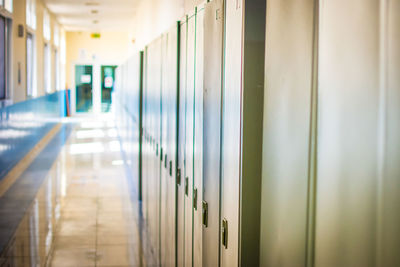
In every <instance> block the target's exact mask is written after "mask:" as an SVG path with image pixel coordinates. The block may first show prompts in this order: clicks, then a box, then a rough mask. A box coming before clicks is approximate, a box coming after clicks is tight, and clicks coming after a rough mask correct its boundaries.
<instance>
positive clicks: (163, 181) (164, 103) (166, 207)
mask: <svg viewBox="0 0 400 267" xmlns="http://www.w3.org/2000/svg"><path fill="white" fill-rule="evenodd" d="M168 39H169V36H168V33H165V34H163V35H162V37H161V58H160V64H161V67H162V70H161V76H162V81H161V149H160V154H159V160H160V162H161V176H160V186H161V192H160V193H161V194H160V208H161V216H160V238H161V240H160V243H161V257H160V260H161V265H162V266H169V265H168V263H169V252H168V250H169V245H170V241H171V240H170V239H168V237H169V231H171V229H170V227H169V224H168V223H169V220H168V217H169V216H171V215H172V214H171V211H170V208H171V206H172V203H169V201H168V194H169V192H168V190H169V188H168V170H167V169H166V168H165V163H166V161H167V160H168V153H167V149H168V146H169V144H168V116H169V114H168V101H169V99H168V90H169V88H168V78H169V77H168V75H169V73H168V68H169V64H170V62H168Z"/></svg>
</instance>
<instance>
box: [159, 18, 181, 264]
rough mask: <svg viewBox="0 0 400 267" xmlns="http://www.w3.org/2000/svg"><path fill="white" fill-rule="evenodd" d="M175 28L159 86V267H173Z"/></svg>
mask: <svg viewBox="0 0 400 267" xmlns="http://www.w3.org/2000/svg"><path fill="white" fill-rule="evenodd" d="M177 38H178V34H177V26H175V27H173V28H172V29H171V30H169V31H168V32H167V33H166V34H164V35H163V61H162V65H163V71H162V76H163V83H162V88H163V89H162V91H163V94H162V114H163V115H162V118H163V123H162V133H163V134H162V135H163V142H162V143H163V146H162V147H163V154H164V155H163V157H162V166H161V169H162V176H161V183H162V186H161V187H162V192H163V193H162V197H161V205H162V209H161V218H160V219H161V238H162V244H161V251H162V253H161V264H162V265H163V266H175V232H176V231H175V227H176V224H175V220H176V212H175V194H176V193H175V191H176V187H175V179H174V177H175V175H174V174H175V172H174V170H173V168H172V166H173V165H174V164H175V157H176V115H177V114H176V98H177V95H176V93H177V75H176V71H177V40H178V39H177Z"/></svg>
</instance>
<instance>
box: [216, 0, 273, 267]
mask: <svg viewBox="0 0 400 267" xmlns="http://www.w3.org/2000/svg"><path fill="white" fill-rule="evenodd" d="M225 4H226V6H225V42H224V44H225V53H224V54H225V58H224V66H225V69H224V82H223V119H222V149H221V153H222V164H221V168H222V169H221V172H222V175H221V245H220V250H221V256H220V257H221V258H220V262H221V266H237V265H241V266H257V265H258V264H259V229H260V198H261V168H262V162H261V158H262V149H261V148H262V123H263V115H262V114H263V95H264V54H265V12H266V6H265V4H266V1H265V0H239V1H226V3H225ZM244 7H246V8H244ZM222 222H223V223H222ZM222 241H223V242H222Z"/></svg>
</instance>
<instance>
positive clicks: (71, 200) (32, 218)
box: [0, 115, 148, 266]
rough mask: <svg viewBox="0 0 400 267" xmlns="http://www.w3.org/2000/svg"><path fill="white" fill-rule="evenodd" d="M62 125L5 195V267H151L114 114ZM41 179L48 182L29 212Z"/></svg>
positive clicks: (1, 206) (0, 227) (1, 240)
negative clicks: (30, 196) (144, 253)
mask: <svg viewBox="0 0 400 267" xmlns="http://www.w3.org/2000/svg"><path fill="white" fill-rule="evenodd" d="M62 127H63V128H62V129H61V130H60V131H61V132H63V133H62V134H61V135H60V136H56V137H55V140H56V141H57V142H52V143H50V144H48V145H47V147H45V148H44V149H43V151H42V152H41V153H40V154H39V155H38V156H37V159H36V160H34V161H33V163H32V165H31V166H30V167H29V168H27V169H26V171H24V172H23V174H22V175H21V177H20V178H19V179H18V181H17V182H16V183H15V184H14V185H13V186H12V188H11V189H10V191H9V193H6V195H4V196H1V198H0V214H1V216H0V233H1V235H0V244H1V245H2V247H1V248H0V249H2V252H1V254H0V255H1V256H0V259H1V261H0V263H1V264H0V266H148V265H147V264H146V261H145V260H144V258H143V256H142V253H141V241H140V234H139V228H138V223H139V222H138V215H139V210H138V202H137V200H136V199H137V198H135V196H134V195H132V194H134V191H135V189H134V188H132V184H131V183H129V181H128V180H127V176H126V168H125V166H124V165H125V164H126V163H127V162H125V161H124V159H123V158H124V157H123V156H122V155H121V149H120V142H119V141H118V136H117V131H116V128H115V124H114V122H113V117H112V116H111V115H103V116H102V117H100V118H96V117H93V116H91V117H82V118H74V119H66V120H64V123H63V126H62ZM63 139H65V144H63V143H64V142H63V141H64V140H63ZM57 151H59V154H57ZM50 157H52V158H51V167H50V168H49V169H46V166H43V165H44V164H46V163H48V160H49V159H50ZM42 176H43V179H40V178H41V177H42ZM34 179H40V180H42V182H41V185H40V186H38V187H37V188H38V191H37V193H36V195H35V196H34V199H33V201H32V202H31V204H29V206H28V207H26V208H25V206H24V204H23V202H24V200H26V201H25V202H26V203H28V202H29V200H28V199H27V198H26V194H25V192H26V190H29V188H27V187H28V186H30V185H33V184H34V183H37V181H35V180H34ZM30 191H32V190H30ZM19 213H23V219H22V220H21V222H20V223H19V221H18V220H17V217H18V216H17V215H18V214H19ZM12 227H18V228H17V230H16V232H15V234H14V235H12V236H11V235H6V234H5V233H11V232H12V231H8V232H7V231H5V229H4V228H12Z"/></svg>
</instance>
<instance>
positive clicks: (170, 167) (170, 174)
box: [169, 160, 172, 177]
mask: <svg viewBox="0 0 400 267" xmlns="http://www.w3.org/2000/svg"><path fill="white" fill-rule="evenodd" d="M169 176H171V177H172V160H170V161H169Z"/></svg>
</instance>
